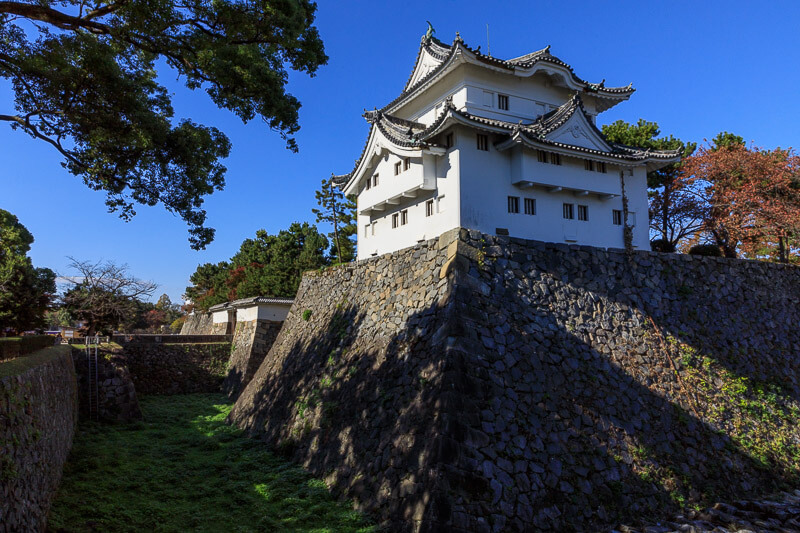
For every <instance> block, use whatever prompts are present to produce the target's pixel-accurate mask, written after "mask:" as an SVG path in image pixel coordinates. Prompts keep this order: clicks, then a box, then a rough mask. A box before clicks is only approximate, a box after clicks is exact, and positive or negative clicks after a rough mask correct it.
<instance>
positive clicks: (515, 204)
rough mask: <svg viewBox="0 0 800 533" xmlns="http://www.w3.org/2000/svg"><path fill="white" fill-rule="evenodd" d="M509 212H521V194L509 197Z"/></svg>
mask: <svg viewBox="0 0 800 533" xmlns="http://www.w3.org/2000/svg"><path fill="white" fill-rule="evenodd" d="M508 212H509V213H519V196H509V197H508Z"/></svg>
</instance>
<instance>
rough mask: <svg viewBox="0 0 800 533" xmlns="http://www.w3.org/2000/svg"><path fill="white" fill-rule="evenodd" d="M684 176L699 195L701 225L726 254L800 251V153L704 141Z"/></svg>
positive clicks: (789, 255)
mask: <svg viewBox="0 0 800 533" xmlns="http://www.w3.org/2000/svg"><path fill="white" fill-rule="evenodd" d="M680 179H681V180H682V181H683V182H684V183H685V185H686V186H687V187H688V188H690V189H691V190H692V191H693V193H694V194H695V196H696V198H697V205H698V207H699V209H700V210H701V212H702V218H703V224H702V231H704V232H705V233H706V234H707V235H709V236H710V237H711V239H712V240H713V242H714V243H715V244H717V245H719V246H720V247H721V248H722V250H723V253H724V254H725V256H726V257H737V256H739V255H742V256H745V257H752V258H756V257H759V258H764V257H767V258H771V259H776V260H778V261H782V262H788V261H789V260H790V259H795V260H796V259H797V258H798V257H800V242H799V240H800V157H798V156H797V155H796V154H795V153H794V151H792V150H791V149H789V150H781V149H776V150H773V151H766V150H761V149H758V148H755V147H751V148H747V147H746V146H744V145H739V144H734V145H731V146H721V147H713V148H712V147H702V148H700V149H699V150H698V151H697V153H695V154H694V155H693V156H691V157H688V158H686V160H685V161H684V163H683V166H682V168H681V177H680Z"/></svg>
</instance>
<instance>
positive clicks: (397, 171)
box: [394, 161, 402, 176]
mask: <svg viewBox="0 0 800 533" xmlns="http://www.w3.org/2000/svg"><path fill="white" fill-rule="evenodd" d="M401 168H402V163H400V161H398V162H397V163H395V164H394V175H395V176H397V175H398V174H400V169H401Z"/></svg>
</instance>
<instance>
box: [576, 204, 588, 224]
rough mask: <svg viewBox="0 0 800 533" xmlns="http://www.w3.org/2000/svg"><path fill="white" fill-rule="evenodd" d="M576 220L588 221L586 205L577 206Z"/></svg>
mask: <svg viewBox="0 0 800 533" xmlns="http://www.w3.org/2000/svg"><path fill="white" fill-rule="evenodd" d="M578 220H583V221H587V220H589V206H588V205H579V206H578Z"/></svg>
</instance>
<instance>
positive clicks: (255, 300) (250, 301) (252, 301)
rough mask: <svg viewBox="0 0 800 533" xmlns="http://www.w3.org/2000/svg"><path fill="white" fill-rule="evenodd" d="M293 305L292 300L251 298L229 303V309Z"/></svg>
mask: <svg viewBox="0 0 800 533" xmlns="http://www.w3.org/2000/svg"><path fill="white" fill-rule="evenodd" d="M292 303H294V298H273V297H271V296H252V297H250V298H241V299H239V300H234V301H232V302H230V305H231V307H249V306H251V305H255V304H288V305H291V304H292Z"/></svg>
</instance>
